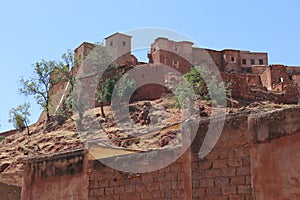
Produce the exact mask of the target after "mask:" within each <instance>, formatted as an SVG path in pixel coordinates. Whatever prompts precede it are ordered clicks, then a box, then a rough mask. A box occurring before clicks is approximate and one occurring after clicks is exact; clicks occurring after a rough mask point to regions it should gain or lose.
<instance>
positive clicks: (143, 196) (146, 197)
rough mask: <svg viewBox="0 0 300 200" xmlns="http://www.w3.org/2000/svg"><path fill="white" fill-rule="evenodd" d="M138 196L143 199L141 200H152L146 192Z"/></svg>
mask: <svg viewBox="0 0 300 200" xmlns="http://www.w3.org/2000/svg"><path fill="white" fill-rule="evenodd" d="M140 196H141V199H143V200H145V199H147V200H150V199H152V197H151V194H150V193H148V192H144V193H141V194H140Z"/></svg>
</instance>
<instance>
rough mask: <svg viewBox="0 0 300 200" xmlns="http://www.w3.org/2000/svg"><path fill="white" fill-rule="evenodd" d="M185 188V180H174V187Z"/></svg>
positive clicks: (174, 188)
mask: <svg viewBox="0 0 300 200" xmlns="http://www.w3.org/2000/svg"><path fill="white" fill-rule="evenodd" d="M181 188H183V182H182V181H172V189H173V190H176V189H181Z"/></svg>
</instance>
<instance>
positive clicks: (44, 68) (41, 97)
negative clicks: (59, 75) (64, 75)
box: [19, 60, 59, 121]
mask: <svg viewBox="0 0 300 200" xmlns="http://www.w3.org/2000/svg"><path fill="white" fill-rule="evenodd" d="M57 66H58V63H57V62H56V61H46V60H42V61H40V62H36V63H35V66H34V74H33V75H32V76H31V77H30V78H29V79H23V78H21V80H20V82H21V84H22V87H21V88H19V91H20V92H21V93H22V94H24V95H26V96H27V95H32V96H34V98H35V99H36V101H37V103H38V104H39V105H40V106H42V108H43V109H44V111H45V112H46V116H47V121H49V118H50V106H51V103H50V88H51V86H53V85H55V84H57V83H58V82H59V80H57V79H56V78H53V77H52V76H51V75H52V73H53V72H54V71H55V69H56V68H57Z"/></svg>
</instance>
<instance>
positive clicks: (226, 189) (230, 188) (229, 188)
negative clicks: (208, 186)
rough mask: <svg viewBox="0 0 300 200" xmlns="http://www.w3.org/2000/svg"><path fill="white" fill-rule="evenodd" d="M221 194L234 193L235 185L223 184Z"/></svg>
mask: <svg viewBox="0 0 300 200" xmlns="http://www.w3.org/2000/svg"><path fill="white" fill-rule="evenodd" d="M222 194H224V195H230V194H236V187H235V186H224V187H222Z"/></svg>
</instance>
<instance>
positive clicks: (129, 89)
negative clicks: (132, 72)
mask: <svg viewBox="0 0 300 200" xmlns="http://www.w3.org/2000/svg"><path fill="white" fill-rule="evenodd" d="M135 89H136V83H135V81H134V80H133V79H132V78H130V77H129V76H128V75H127V74H125V75H123V76H122V77H121V78H120V79H119V81H118V85H117V87H116V90H117V95H118V96H119V97H124V96H127V95H129V94H132V93H133V92H134V90H135Z"/></svg>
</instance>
